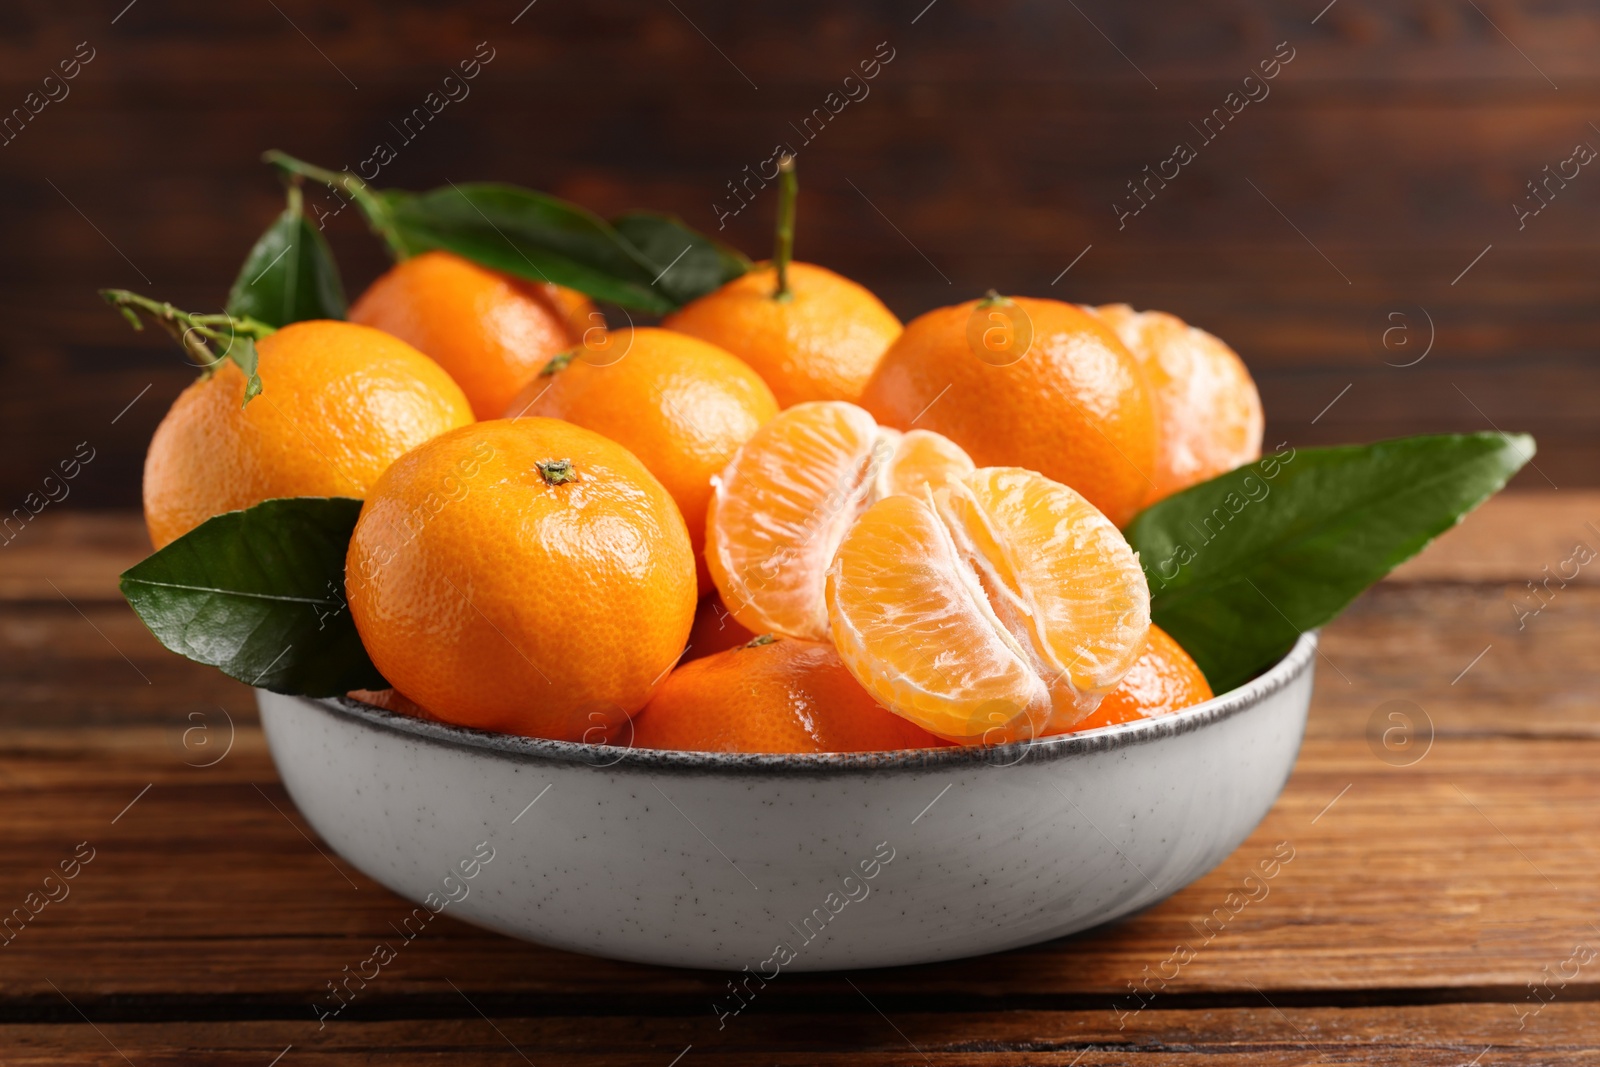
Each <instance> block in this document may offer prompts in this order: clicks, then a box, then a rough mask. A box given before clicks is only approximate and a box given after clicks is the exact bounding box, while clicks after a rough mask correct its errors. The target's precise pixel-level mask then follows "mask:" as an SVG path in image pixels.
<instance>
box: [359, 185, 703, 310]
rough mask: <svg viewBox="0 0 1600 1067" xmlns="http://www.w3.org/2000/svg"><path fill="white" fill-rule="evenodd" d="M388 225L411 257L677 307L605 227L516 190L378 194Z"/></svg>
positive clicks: (644, 304)
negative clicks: (440, 257)
mask: <svg viewBox="0 0 1600 1067" xmlns="http://www.w3.org/2000/svg"><path fill="white" fill-rule="evenodd" d="M377 199H378V202H379V204H380V205H381V208H382V219H383V222H384V223H385V225H387V226H389V227H390V228H391V230H392V231H393V232H394V233H395V234H396V235H397V237H398V238H399V240H400V242H401V243H402V244H404V246H405V247H406V249H407V251H409V252H411V253H412V254H416V253H418V252H423V251H426V250H428V249H432V248H443V249H447V250H448V251H451V252H454V253H456V254H457V255H460V256H465V257H466V258H467V259H470V260H473V261H474V262H476V263H481V264H482V265H484V266H486V267H490V268H492V269H494V270H498V271H504V272H505V273H507V274H512V275H515V276H516V277H519V278H525V279H527V280H529V281H534V282H554V283H555V284H557V285H564V286H566V287H567V288H569V289H576V290H578V291H579V292H581V293H587V294H588V295H589V296H592V297H594V298H595V299H597V300H604V301H609V302H610V303H613V304H619V305H621V306H623V307H629V308H635V309H637V310H640V311H648V312H653V313H657V314H664V313H666V312H668V311H671V310H673V309H674V308H676V307H677V306H678V303H677V301H676V300H674V299H673V298H672V297H670V296H669V295H668V293H667V291H666V290H664V289H662V288H659V287H657V286H656V285H654V284H653V282H654V281H655V278H656V276H657V275H658V274H660V272H661V268H660V267H657V266H656V265H655V264H654V263H653V262H652V261H651V260H649V259H647V258H645V256H644V255H642V254H641V253H640V252H639V251H638V250H637V249H636V248H634V247H633V245H632V244H631V243H630V242H628V241H627V240H626V239H624V238H623V237H622V235H621V234H619V233H617V231H616V230H614V229H613V228H612V227H611V226H610V225H608V224H607V223H606V221H605V220H604V219H601V218H600V217H599V216H597V215H595V214H593V213H591V212H589V211H585V210H584V209H583V208H580V207H578V206H577V205H575V204H569V203H567V202H566V201H565V200H560V199H557V198H556V197H553V196H546V195H544V194H543V193H535V192H533V191H531V190H528V189H522V188H518V187H517V186H514V185H497V184H492V183H470V184H465V185H452V186H449V187H448V188H443V189H434V190H432V191H431V192H426V193H407V192H400V191H396V190H388V191H385V192H382V193H379V194H377Z"/></svg>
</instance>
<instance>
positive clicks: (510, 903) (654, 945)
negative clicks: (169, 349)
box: [258, 634, 1316, 980]
mask: <svg viewBox="0 0 1600 1067" xmlns="http://www.w3.org/2000/svg"><path fill="white" fill-rule="evenodd" d="M1315 652H1316V636H1315V635H1314V634H1310V635H1307V636H1305V637H1303V638H1301V640H1300V642H1299V643H1298V644H1297V645H1296V646H1295V647H1294V649H1293V650H1292V651H1291V652H1290V653H1289V655H1288V656H1286V657H1285V658H1284V659H1283V660H1282V661H1281V662H1280V663H1278V664H1277V665H1276V666H1274V667H1273V668H1272V669H1271V670H1269V671H1267V672H1266V673H1265V674H1263V675H1261V676H1260V677H1258V678H1256V679H1255V680H1254V681H1252V682H1250V683H1248V684H1247V685H1245V686H1242V687H1241V688H1239V689H1236V690H1234V691H1233V692H1231V693H1227V694H1224V695H1223V696H1220V697H1217V698H1215V699H1213V700H1210V701H1207V702H1206V703H1204V704H1200V705H1197V706H1195V707H1193V708H1189V709H1187V710H1185V711H1183V712H1180V713H1178V714H1176V715H1171V716H1167V717H1164V718H1160V719H1151V720H1144V721H1141V722H1134V723H1127V724H1124V725H1122V726H1114V727H1108V728H1106V729H1102V730H1095V731H1091V732H1088V733H1084V734H1076V735H1068V736H1064V737H1057V738H1047V739H1044V740H1041V741H1035V742H1032V743H1019V744H1013V745H1004V746H998V747H993V748H986V749H985V748H945V749H931V750H925V751H908V752H893V753H868V754H851V755H828V756H751V755H733V754H722V753H693V752H659V751H647V750H628V749H622V748H615V747H610V748H608V747H601V746H595V745H583V744H573V743H568V742H560V741H541V740H535V739H531V738H525V737H512V736H508V735H503V734H492V733H484V732H480V731H476V730H468V729H460V728H456V727H452V726H444V725H441V724H438V723H433V722H425V721H421V720H417V719H412V718H409V717H405V716H401V715H396V714H392V713H390V712H387V711H383V710H380V709H377V708H373V707H369V706H366V705H363V704H357V703H354V702H351V701H345V700H326V701H317V700H308V699H305V698H300V697H287V696H280V695H276V694H273V693H267V692H259V693H258V697H259V701H260V706H261V721H262V725H263V727H264V728H265V731H266V735H267V741H268V743H269V744H270V746H271V749H272V756H273V759H274V760H275V761H276V762H277V765H278V771H279V773H280V774H281V775H282V776H283V781H284V785H285V786H286V787H287V788H288V790H289V794H290V796H292V797H293V798H294V801H295V803H296V804H297V805H299V807H300V810H301V811H302V812H303V813H304V814H305V817H306V819H307V820H309V821H310V823H311V825H312V826H313V827H315V828H316V830H317V832H318V833H319V834H321V835H322V837H323V839H324V840H326V841H327V842H328V844H330V845H331V846H333V848H334V849H336V850H337V851H338V853H339V854H340V855H341V856H343V857H344V858H345V859H346V860H348V861H349V862H350V863H352V864H354V865H355V866H356V867H358V868H360V869H361V870H362V871H364V872H366V873H367V874H368V875H370V876H371V877H372V878H374V879H376V880H377V881H379V882H381V883H383V884H384V885H385V886H388V887H389V888H390V889H392V890H394V891H395V892H396V893H399V894H400V895H401V896H403V897H406V898H408V899H410V900H412V901H414V902H417V904H418V905H419V906H420V907H421V908H422V909H424V910H425V911H431V912H435V913H437V912H442V911H448V912H449V914H451V915H454V916H455V917H456V918H459V919H464V920H466V921H467V922H472V923H476V924H478V925H480V926H486V927H489V928H490V929H493V930H498V931H500V932H502V933H506V934H509V935H511V936H513V937H520V938H526V939H528V940H530V941H537V942H540V943H542V944H546V945H553V946H555V947H557V948H564V949H571V950H573V951H577V952H587V953H591V954H594V955H599V956H609V957H613V958H616V959H624V960H635V961H639V962H644V963H657V964H669V965H675V966H682V967H709V968H722V969H728V970H733V971H739V970H741V969H743V968H745V967H749V968H750V970H751V971H752V972H756V973H759V974H761V975H764V976H765V977H766V978H767V979H768V980H770V979H771V977H772V976H773V975H774V974H775V973H776V972H778V971H782V970H822V969H830V968H854V967H882V966H889V965H895V964H909V963H922V962H927V961H931V960H942V959H952V958H957V957H961V956H973V955H978V954H982V953H987V952H997V951H1000V950H1002V949H1009V948H1016V947H1019V946H1022V945H1031V944H1034V943H1036V942H1040V941H1046V940H1049V939H1051V938H1055V937H1061V936H1062V935H1064V934H1070V933H1072V932H1074V931H1077V930H1082V929H1084V928H1086V927H1090V926H1094V925H1097V924H1099V923H1104V922H1107V921H1109V920H1112V919H1116V918H1118V917H1120V916H1123V915H1127V914H1128V913H1130V912H1133V911H1137V910H1138V909H1140V908H1143V907H1146V906H1148V905H1150V904H1152V903H1154V902H1156V901H1158V900H1160V899H1162V898H1163V897H1166V896H1167V895H1169V894H1171V893H1173V892H1175V891H1176V890H1178V889H1180V888H1181V887H1183V886H1184V885H1187V884H1188V883H1189V882H1191V881H1193V880H1194V879H1196V878H1198V877H1199V876H1200V875H1202V874H1204V873H1205V872H1206V871H1208V870H1210V869H1211V868H1212V867H1214V866H1215V865H1216V864H1217V863H1219V862H1220V861H1221V860H1222V859H1223V857H1225V856H1226V855H1228V853H1229V852H1231V851H1233V850H1234V849H1235V848H1236V847H1238V845H1239V844H1240V843H1241V842H1242V841H1244V839H1245V837H1246V836H1248V835H1249V833H1250V831H1251V830H1252V829H1254V827H1255V826H1256V824H1257V823H1258V822H1259V821H1260V820H1261V818H1262V816H1263V815H1265V814H1266V812H1267V809H1268V808H1270V807H1271V806H1272V803H1273V801H1274V799H1275V798H1276V797H1277V795H1278V792H1279V790H1280V789H1281V788H1282V787H1283V783H1284V781H1285V779H1286V778H1287V777H1288V775H1289V771H1290V769H1291V768H1292V767H1293V765H1294V760H1295V755H1296V753H1297V752H1298V751H1299V747H1300V738H1301V734H1302V732H1303V730H1304V727H1305V719H1306V711H1307V709H1308V707H1309V705H1310V702H1311V680H1312V664H1313V660H1314V658H1315ZM416 914H417V915H418V921H419V922H420V921H422V915H423V912H418V913H416ZM408 928H409V927H408Z"/></svg>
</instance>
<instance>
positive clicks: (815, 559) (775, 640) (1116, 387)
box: [144, 251, 1262, 753]
mask: <svg viewBox="0 0 1600 1067" xmlns="http://www.w3.org/2000/svg"><path fill="white" fill-rule="evenodd" d="M603 321H604V320H603V319H602V318H601V317H600V316H599V314H598V312H596V310H595V308H594V307H593V306H592V305H591V304H590V302H589V301H588V299H587V298H585V297H583V296H582V295H581V294H578V293H575V292H572V291H569V290H565V289H561V288H558V287H556V286H554V285H538V284H532V283H527V282H523V281H520V280H517V279H514V278H511V277H508V276H505V275H501V274H498V273H495V272H493V271H491V270H488V269H485V268H484V267H481V266H478V265H476V264H474V263H472V262H469V261H467V260H465V259H462V258H460V257H458V256H455V255H453V254H450V253H447V252H441V251H434V252H427V253H424V254H421V255H417V256H415V257H413V258H410V259H406V260H404V261H403V262H401V263H399V264H398V265H397V266H395V267H394V268H393V269H391V270H390V271H389V272H388V273H387V274H385V275H383V276H382V277H381V278H379V279H378V280H377V281H376V282H375V283H373V285H372V286H371V287H370V288H369V289H368V290H367V291H366V293H365V294H363V295H362V296H361V297H360V299H359V300H358V301H357V302H356V303H355V304H354V306H353V307H352V309H351V314H350V321H348V322H343V321H309V322H299V323H294V324H292V325H289V326H286V327H284V328H283V329H281V330H278V331H277V332H275V333H273V334H271V335H270V336H268V337H266V338H265V339H264V340H262V341H261V342H260V344H259V365H258V366H259V373H260V376H261V379H262V381H263V382H265V383H266V387H265V391H263V392H262V393H261V395H260V396H258V397H256V398H255V399H254V400H252V401H251V402H250V403H249V404H248V405H244V404H243V403H242V401H243V399H244V394H245V388H246V377H245V375H244V373H243V372H242V371H241V370H240V369H239V368H238V367H236V366H234V365H232V364H226V365H222V366H221V367H220V369H218V370H217V371H216V373H214V374H211V375H209V376H208V377H206V378H204V379H203V380H201V381H198V382H196V383H195V384H193V385H192V386H190V387H189V388H188V389H187V390H186V391H185V392H184V393H183V394H182V396H180V397H179V399H178V400H177V402H176V403H175V404H174V405H173V407H172V409H171V411H170V412H169V413H168V414H167V416H166V418H165V420H164V421H163V422H162V423H161V425H160V428H159V429H158V430H157V431H156V434H155V438H154V440H153V441H152V443H151V446H150V451H149V455H148V458H147V461H146V466H145V481H144V502H145V511H146V517H147V520H148V524H149V529H150V535H151V538H152V540H153V541H154V542H155V545H156V546H157V547H158V548H159V547H161V546H163V545H165V544H167V543H169V542H170V541H172V540H173V539H175V538H177V537H179V536H181V535H182V534H184V533H185V532H187V531H188V530H190V529H192V528H194V527H195V526H197V525H199V524H200V523H201V522H203V521H204V520H206V519H207V518H208V517H210V516H213V515H217V514H220V513H222V512H226V511H231V510H236V509H240V508H245V507H249V506H252V505H254V504H256V503H259V502H260V501H263V500H266V499H270V498H274V497H289V496H347V497H358V498H361V499H362V500H364V502H365V503H364V505H363V507H362V510H361V517H360V520H359V522H358V523H357V525H356V529H355V533H354V535H353V537H352V539H351V542H350V548H349V554H348V558H347V560H346V569H345V582H346V589H345V593H346V595H347V598H348V606H349V611H350V612H351V613H352V617H353V619H354V622H355V625H356V628H357V630H358V631H359V633H360V636H361V639H362V642H363V644H364V645H365V647H366V649H367V651H368V653H369V655H370V656H371V658H372V661H373V663H374V664H375V665H376V666H377V667H378V669H379V670H380V671H381V673H382V674H383V676H384V677H385V678H386V679H388V680H389V681H390V682H391V683H392V684H393V686H394V689H393V690H391V691H386V692H383V693H363V694H359V696H360V697H361V698H362V699H366V700H369V701H371V702H375V703H379V704H382V705H384V706H386V707H389V708H391V709H394V710H403V711H406V712H409V713H412V714H418V715H425V716H429V717H433V718H437V719H439V720H443V721H445V722H449V723H455V724H459V725H464V726H471V727H477V728H482V729H490V730H499V731H506V732H510V733H516V734H525V735H531V736H536V737H545V738H554V739H561V740H569V741H589V742H599V741H603V742H607V743H613V744H631V745H633V746H634V747H640V748H676V749H691V750H711V751H743V752H778V753H787V752H843V751H869V750H884V749H905V748H919V747H929V746H936V745H944V744H950V743H955V744H992V743H997V742H1005V741H1013V740H1018V739H1026V738H1033V737H1040V736H1045V735H1049V734H1057V733H1062V732H1066V731H1073V730H1083V729H1088V728H1091V727H1095V726H1104V725H1108V724H1112V723H1118V722H1125V721H1129V720H1131V719H1135V718H1139V717H1143V716H1150V715H1158V714H1165V713H1169V712H1172V711H1176V710H1178V709H1179V708H1182V707H1185V706H1188V705H1190V704H1193V703H1196V702H1198V701H1200V700H1204V699H1206V698H1208V697H1209V696H1210V695H1211V692H1210V690H1209V688H1208V687H1207V684H1206V680H1205V678H1204V676H1203V675H1202V674H1201V672H1200V671H1199V669H1198V668H1197V667H1196V666H1195V664H1194V663H1193V661H1192V660H1191V659H1190V658H1189V657H1188V656H1187V655H1186V654H1185V653H1184V651H1183V649H1182V648H1180V647H1179V646H1178V645H1177V644H1176V643H1175V642H1174V641H1173V640H1172V639H1171V638H1169V637H1168V636H1167V635H1166V634H1164V633H1162V632H1161V631H1160V630H1159V629H1157V628H1155V627H1153V626H1152V625H1151V624H1150V613H1149V592H1148V589H1147V586H1146V583H1145V578H1144V575H1143V573H1142V572H1141V569H1140V566H1139V561H1138V559H1137V558H1136V556H1135V554H1134V552H1133V551H1132V549H1131V548H1130V547H1129V546H1128V543H1127V541H1126V540H1125V539H1124V537H1123V536H1122V534H1121V533H1120V531H1119V526H1121V525H1123V524H1125V523H1126V522H1127V521H1128V520H1129V519H1130V518H1131V517H1132V516H1133V515H1134V514H1135V512H1137V511H1138V510H1139V509H1140V508H1141V507H1144V506H1146V505H1148V504H1150V503H1152V502H1153V501H1155V500H1157V499H1160V498H1161V497H1163V496H1165V495H1167V494H1169V493H1172V492H1174V491H1176V490H1178V489H1182V488H1184V487H1185V486H1188V485H1192V484H1194V483H1196V482H1199V481H1202V480H1205V479H1207V478H1210V477H1212V476H1214V475H1216V474H1218V473H1221V472H1223V471H1225V470H1228V469H1231V468H1233V467H1236V466H1238V465H1240V464H1242V463H1246V462H1249V461H1252V460H1254V459H1256V458H1257V457H1258V455H1259V449H1260V443H1261V432H1262V415H1261V405H1260V401H1259V398H1258V396H1257V393H1256V389H1255V386H1254V384H1253V382H1252V381H1251V379H1250V376H1249V374H1248V372H1247V371H1246V370H1245V368H1244V365H1243V364H1242V363H1241V362H1240V360H1239V358H1238V357H1237V356H1236V355H1235V354H1234V353H1233V352H1232V351H1231V350H1230V349H1229V348H1228V347H1227V346H1226V345H1224V344H1223V343H1222V342H1221V341H1219V340H1217V339H1216V338H1215V337H1212V336H1211V335H1209V334H1207V333H1204V332H1202V331H1200V330H1198V329H1195V328H1192V327H1190V326H1187V325H1186V324H1185V323H1183V322H1181V321H1180V320H1178V319H1176V318H1174V317H1172V316H1170V315H1166V314H1162V313H1159V312H1135V311H1133V310H1131V309H1130V308H1128V307H1127V306H1125V305H1113V306H1109V307H1099V308H1093V307H1081V306H1077V305H1073V304H1068V303H1063V302H1060V301H1055V300H1037V299H1026V298H1020V297H1019V298H1015V299H1007V298H1004V297H1000V296H997V295H995V294H991V295H990V296H989V297H987V298H985V299H982V300H976V301H969V302H967V303H964V304H958V305H956V306H953V307H945V308H940V309H937V310H934V311H930V312H928V313H927V314H925V315H922V316H921V317H919V318H917V319H915V320H913V321H912V322H911V323H910V324H908V325H906V326H904V327H902V325H901V323H900V322H899V321H898V320H897V319H896V318H895V316H894V315H893V314H891V313H890V312H889V310H888V309H887V308H886V307H884V305H883V304H882V303H881V302H880V301H879V300H878V299H877V298H876V297H874V296H873V295H872V294H871V293H870V292H868V291H867V290H866V289H864V288H863V287H861V286H860V285H857V284H855V283H854V282H851V281H849V280H847V279H845V278H843V277H840V276H839V275H837V274H834V273H832V272H830V271H828V270H825V269H823V268H821V267H817V266H813V265H810V264H806V263H799V262H793V263H789V262H784V261H783V260H782V258H781V257H780V259H779V260H778V262H776V263H775V264H764V265H759V266H758V267H757V268H756V269H755V270H753V271H751V272H750V273H748V274H745V275H743V276H742V277H739V278H737V279H735V280H734V281H731V282H729V283H727V284H726V285H724V286H723V287H722V288H720V289H718V290H716V291H714V292H711V293H709V294H708V295H705V296H703V297H701V298H699V299H697V300H695V301H693V302H692V303H690V304H688V305H687V306H685V307H683V308H682V309H681V310H679V311H677V312H675V313H674V314H672V315H670V316H668V317H667V318H666V319H665V321H663V322H662V324H661V325H660V327H637V328H628V329H618V330H607V329H605V328H604V327H603V325H598V324H602V323H603Z"/></svg>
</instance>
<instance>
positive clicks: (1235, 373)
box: [1088, 304, 1263, 504]
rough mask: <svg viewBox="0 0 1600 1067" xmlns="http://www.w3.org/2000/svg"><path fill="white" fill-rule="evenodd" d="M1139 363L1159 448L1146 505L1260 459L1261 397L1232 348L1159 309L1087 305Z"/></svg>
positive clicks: (1125, 305)
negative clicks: (1157, 429)
mask: <svg viewBox="0 0 1600 1067" xmlns="http://www.w3.org/2000/svg"><path fill="white" fill-rule="evenodd" d="M1088 310H1090V311H1092V312H1094V313H1095V314H1096V315H1098V316H1099V317H1100V318H1101V319H1102V320H1104V321H1105V323H1106V325H1108V326H1110V327H1111V328H1112V329H1113V330H1115V331H1116V333H1117V336H1118V337H1120V338H1121V339H1122V343H1123V344H1125V345H1126V346H1127V347H1128V350H1129V351H1130V352H1132V353H1133V354H1134V356H1135V357H1136V358H1137V359H1138V360H1139V364H1140V366H1141V367H1143V369H1144V375H1145V380H1146V381H1148V382H1149V383H1150V388H1151V391H1152V393H1153V394H1154V399H1155V407H1156V416H1157V422H1158V424H1159V426H1160V434H1159V437H1160V444H1159V446H1158V447H1157V449H1156V463H1155V469H1154V471H1153V472H1152V474H1151V478H1152V480H1153V481H1154V482H1155V485H1154V487H1153V489H1152V491H1151V494H1150V499H1149V500H1148V501H1147V503H1152V504H1153V503H1155V501H1157V500H1160V499H1161V498H1162V497H1165V496H1168V495H1170V494H1172V493H1176V492H1177V491H1178V490H1180V489H1187V488H1188V487H1189V486H1191V485H1195V484H1197V483H1199V482H1203V481H1205V480H1206V479H1208V478H1214V477H1216V476H1217V475H1219V474H1222V473H1223V472H1224V471H1230V470H1233V469H1234V468H1235V467H1238V466H1242V465H1243V464H1246V463H1253V462H1255V461H1256V460H1258V459H1260V458H1261V433H1262V426H1263V418H1262V411H1261V395H1260V394H1259V393H1258V392H1257V391H1256V383H1255V382H1254V380H1252V379H1251V377H1250V371H1249V370H1247V369H1246V368H1245V365H1244V361H1243V360H1241V359H1240V358H1239V356H1238V354H1237V353H1235V352H1234V350H1233V349H1231V348H1229V347H1228V346H1227V345H1226V344H1224V343H1223V342H1222V341H1221V340H1219V339H1218V338H1216V337H1213V336H1212V335H1211V334H1209V333H1206V332H1205V331H1204V330H1201V329H1197V328H1195V327H1193V326H1190V325H1189V324H1188V323H1186V322H1184V321H1183V320H1182V319H1180V318H1178V317H1177V316H1175V315H1168V314H1166V313H1165V312H1162V311H1134V310H1133V309H1132V308H1131V307H1129V306H1128V305H1127V304H1107V305H1105V306H1103V307H1098V308H1089V309H1088Z"/></svg>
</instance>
